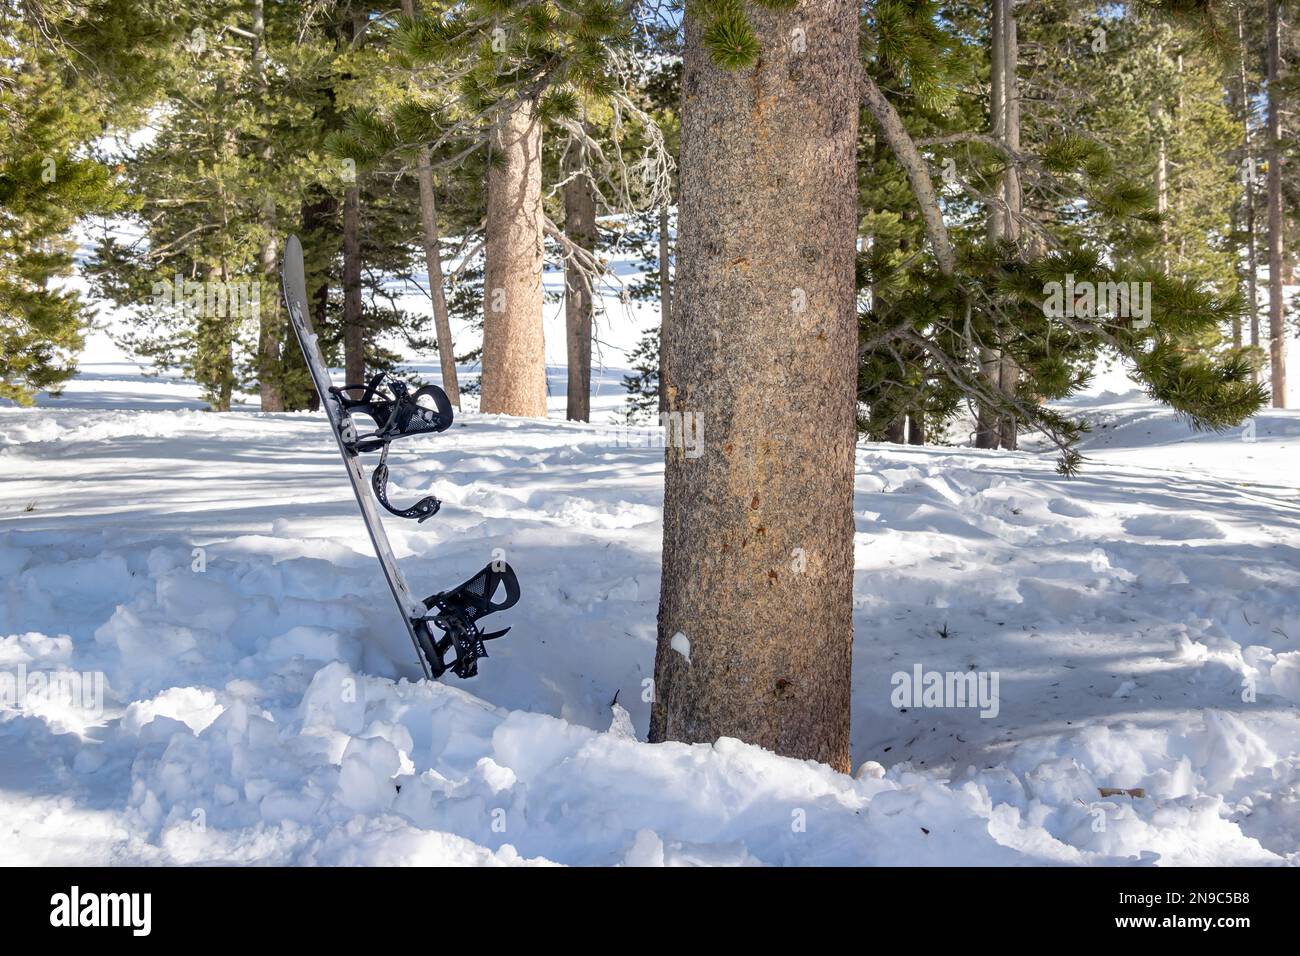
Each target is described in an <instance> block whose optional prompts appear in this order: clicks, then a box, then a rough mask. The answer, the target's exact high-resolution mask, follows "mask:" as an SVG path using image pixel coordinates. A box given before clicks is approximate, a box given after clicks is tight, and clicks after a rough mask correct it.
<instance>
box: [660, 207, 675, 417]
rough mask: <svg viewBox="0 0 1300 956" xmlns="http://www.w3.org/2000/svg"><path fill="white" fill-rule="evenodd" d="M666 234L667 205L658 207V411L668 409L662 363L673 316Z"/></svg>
mask: <svg viewBox="0 0 1300 956" xmlns="http://www.w3.org/2000/svg"><path fill="white" fill-rule="evenodd" d="M671 241H672V240H671V237H670V236H669V234H668V206H667V204H664V205H662V206H660V207H659V412H660V413H661V414H662V413H663V412H666V411H668V389H667V388H666V387H665V386H666V383H667V381H668V370H667V368H666V367H665V365H664V354H665V352H666V350H665V349H664V335H665V332H664V330H665V329H667V328H668V323H669V322H671V321H672V317H673V284H672V277H671V269H672V259H671V252H670V246H669V243H670V242H671Z"/></svg>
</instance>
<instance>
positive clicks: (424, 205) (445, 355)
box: [402, 0, 460, 408]
mask: <svg viewBox="0 0 1300 956" xmlns="http://www.w3.org/2000/svg"><path fill="white" fill-rule="evenodd" d="M402 12H403V13H405V14H406V15H407V16H408V17H414V16H415V14H416V9H415V0H402ZM415 175H416V178H417V180H418V181H419V184H420V226H421V228H422V229H423V231H424V237H423V238H424V263H425V269H426V271H427V273H428V276H429V297H430V299H432V300H433V327H434V331H435V333H436V335H437V338H438V365H439V368H440V369H441V370H442V390H443V391H444V392H446V393H447V398H448V399H450V400H451V403H452V404H453V405H455V406H456V407H457V408H460V380H459V379H458V378H457V376H456V349H455V343H454V342H453V341H452V338H451V318H450V316H448V314H447V297H446V295H445V294H444V293H443V289H442V244H441V242H439V237H438V206H437V200H436V197H435V196H434V192H433V162H432V157H431V155H430V153H429V149H428V147H424V146H422V147H420V152H419V154H418V156H417V157H416V165H415Z"/></svg>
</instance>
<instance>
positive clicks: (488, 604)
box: [420, 561, 519, 678]
mask: <svg viewBox="0 0 1300 956" xmlns="http://www.w3.org/2000/svg"><path fill="white" fill-rule="evenodd" d="M502 587H504V588H505V595H504V597H503V599H502V600H501V601H496V602H494V601H493V598H494V597H495V595H496V593H497V591H498V590H499V589H500V588H502ZM518 601H519V579H518V578H517V577H515V572H514V569H513V568H511V567H510V565H508V564H506V563H505V562H504V561H494V562H492V563H491V564H489V565H488V566H487V567H485V568H484V569H483V570H482V571H480V572H478V574H476V575H474V576H473V577H472V578H470V579H469V580H468V581H466V582H465V583H464V584H461V585H460V586H458V587H455V588H452V589H451V590H450V591H442V592H439V593H438V594H434V595H431V596H429V597H427V598H425V599H424V606H425V607H426V608H427V609H428V610H430V611H432V612H433V613H432V614H430V615H428V616H426V617H424V618H422V619H421V621H420V623H422V624H425V625H428V624H433V625H434V626H435V627H437V628H438V629H439V630H441V631H442V632H443V636H442V637H441V638H439V639H438V640H436V641H434V640H430V642H429V643H430V646H431V647H432V648H433V651H434V653H433V654H432V655H430V659H429V666H430V668H431V669H432V670H433V676H434V677H435V678H436V677H440V676H441V675H442V673H443V672H444V671H446V670H447V669H448V668H450V670H451V672H452V673H453V674H455V675H456V676H457V677H473V676H474V675H475V674H477V673H478V659H479V658H480V657H487V648H485V647H484V646H483V642H484V641H491V640H495V639H496V638H498V637H501V636H503V635H504V634H505V633H506V632H507V631H509V630H510V628H508V627H507V628H503V629H502V630H500V631H490V632H487V633H484V632H483V631H482V630H481V629H480V628H479V624H478V622H479V621H481V620H482V619H483V618H485V617H487V616H488V615H489V614H495V613H496V612H497V611H504V610H506V609H507V608H512V607H514V606H515V604H516V603H518ZM450 650H455V652H456V659H455V661H454V662H452V663H451V664H450V665H449V664H447V662H446V655H447V652H448V651H450Z"/></svg>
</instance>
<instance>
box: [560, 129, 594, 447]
mask: <svg viewBox="0 0 1300 956" xmlns="http://www.w3.org/2000/svg"><path fill="white" fill-rule="evenodd" d="M575 152H576V149H575ZM566 174H567V175H568V177H569V179H568V180H567V181H566V182H565V184H564V188H563V192H564V233H565V235H566V236H568V237H569V241H570V242H572V243H573V244H574V245H575V246H578V247H580V248H583V249H587V250H592V249H595V248H596V191H595V189H594V188H593V187H592V183H591V179H590V177H588V175H587V174H586V173H585V172H582V171H580V164H573V163H571V164H570V165H569V167H568V168H567V170H566ZM593 304H594V300H593V297H592V290H591V277H590V276H589V275H588V274H587V273H586V272H584V271H583V270H582V269H581V268H580V267H579V266H578V265H577V263H575V262H574V261H573V259H572V257H570V258H567V259H565V261H564V328H565V338H566V344H567V351H568V359H569V385H568V399H567V401H566V414H567V417H568V419H569V420H570V421H575V422H589V421H591V323H592V306H593Z"/></svg>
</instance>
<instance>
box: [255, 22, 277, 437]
mask: <svg viewBox="0 0 1300 956" xmlns="http://www.w3.org/2000/svg"><path fill="white" fill-rule="evenodd" d="M251 32H252V34H253V38H252V47H253V50H252V65H253V74H254V76H255V77H256V79H257V90H258V94H259V97H260V99H261V100H262V102H261V103H260V104H259V105H260V107H261V108H262V109H266V106H267V104H266V102H265V100H266V91H267V83H266V53H265V50H266V44H265V35H266V17H265V12H264V8H263V0H253V29H252V31H251ZM271 155H272V152H271V141H270V139H269V138H268V139H266V140H265V141H264V143H263V146H262V151H261V159H262V163H263V165H265V166H267V167H268V168H269V166H270V164H271ZM260 224H261V226H262V229H263V230H264V231H265V233H266V235H265V236H264V237H263V239H262V251H261V258H262V289H261V292H262V294H261V295H260V296H259V298H258V322H257V325H258V329H257V383H258V392H259V394H260V397H261V401H262V411H264V412H282V411H284V393H283V389H282V388H281V379H282V370H281V355H280V343H281V341H282V329H281V326H280V265H279V256H278V255H277V254H276V241H275V198H274V197H273V196H272V195H271V194H270V190H269V188H268V190H267V195H266V198H265V199H263V200H262V210H261V216H260Z"/></svg>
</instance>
